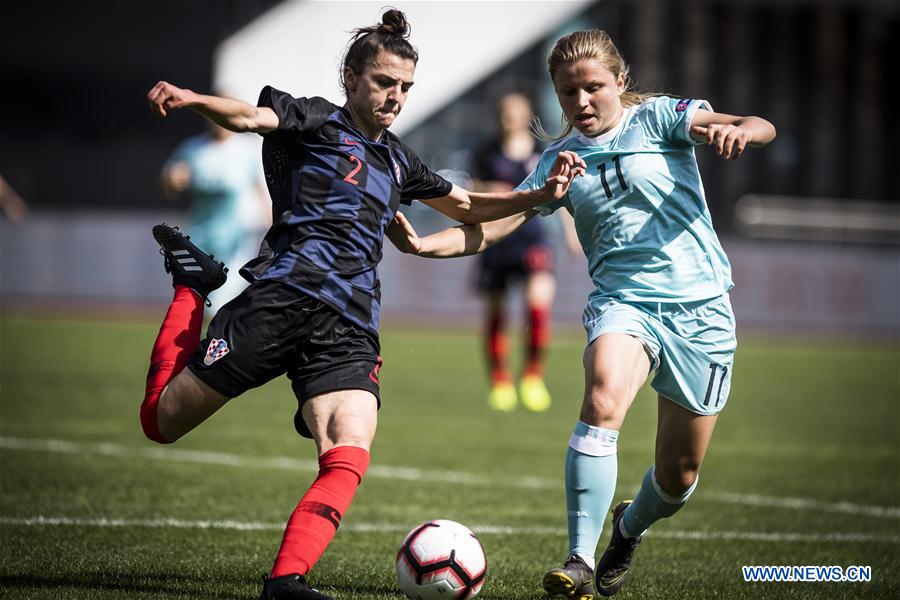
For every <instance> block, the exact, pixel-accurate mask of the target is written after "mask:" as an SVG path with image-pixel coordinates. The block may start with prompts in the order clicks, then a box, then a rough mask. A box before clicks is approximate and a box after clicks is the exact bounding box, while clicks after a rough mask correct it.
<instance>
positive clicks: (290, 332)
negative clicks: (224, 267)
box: [188, 280, 381, 437]
mask: <svg viewBox="0 0 900 600" xmlns="http://www.w3.org/2000/svg"><path fill="white" fill-rule="evenodd" d="M379 353H380V345H379V342H378V336H377V334H375V333H372V332H370V331H368V330H366V329H364V328H363V327H360V326H358V325H356V324H354V323H353V322H351V321H349V320H347V319H346V318H345V317H343V316H342V315H341V314H340V313H338V312H337V311H336V310H335V309H333V308H332V307H331V306H329V305H327V304H325V303H323V302H320V301H319V300H317V299H315V298H312V297H310V296H307V295H305V294H303V293H302V292H299V291H297V290H294V289H293V288H291V287H288V286H287V285H285V284H283V283H280V282H278V281H273V280H262V281H257V282H255V283H253V284H251V285H250V286H249V287H248V288H246V289H245V290H244V291H243V292H242V293H241V294H240V295H239V296H238V297H237V298H235V299H234V300H232V301H231V302H229V303H228V304H226V305H225V306H223V307H222V309H221V310H219V312H218V313H216V316H215V317H213V320H212V322H210V324H209V329H208V330H207V332H206V339H204V340H203V341H202V342H200V345H199V346H198V347H197V350H196V352H194V354H193V355H192V356H191V358H190V360H189V361H188V368H190V370H191V372H193V373H194V375H196V376H197V377H198V378H199V379H200V380H201V381H203V382H204V383H206V384H207V385H209V387H211V388H213V389H214V390H216V391H217V392H219V393H220V394H223V395H225V396H227V397H229V398H234V397H235V396H239V395H240V394H242V393H244V392H246V391H247V390H249V389H252V388H255V387H258V386H260V385H263V384H264V383H266V382H268V381H270V380H272V379H274V378H275V377H277V376H279V375H282V374H284V373H286V374H287V376H288V378H289V379H290V380H291V387H292V388H293V390H294V394H295V395H296V396H297V402H298V409H297V415H296V416H295V418H294V426H295V427H296V428H297V432H298V433H300V435H302V436H303V437H312V434H311V433H310V431H309V429H308V428H307V427H306V424H305V423H304V421H303V419H302V418H301V417H300V408H302V407H303V403H304V402H306V401H307V400H309V399H310V398H313V397H315V396H319V395H321V394H324V393H327V392H334V391H338V390H349V389H361V390H366V391H369V392H371V393H372V394H374V396H375V398H376V400H377V401H378V405H379V407H380V406H381V395H380V394H379V391H378V370H379V369H380V367H381V357H380V356H379Z"/></svg>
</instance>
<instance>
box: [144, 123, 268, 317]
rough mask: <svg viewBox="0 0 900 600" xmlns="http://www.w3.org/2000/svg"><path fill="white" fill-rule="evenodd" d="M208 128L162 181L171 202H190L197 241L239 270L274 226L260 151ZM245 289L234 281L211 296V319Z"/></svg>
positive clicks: (183, 148)
mask: <svg viewBox="0 0 900 600" xmlns="http://www.w3.org/2000/svg"><path fill="white" fill-rule="evenodd" d="M207 129H208V131H207V132H206V133H204V134H201V135H198V136H194V137H191V138H188V139H187V140H185V141H184V142H182V143H181V145H179V146H178V148H176V149H175V152H173V153H172V155H171V156H170V157H169V158H168V160H167V161H166V163H165V165H164V166H163V170H162V175H161V177H160V181H161V183H162V189H163V192H164V193H165V195H166V196H167V197H169V198H184V199H185V200H186V201H187V203H188V210H189V213H190V225H189V227H188V233H189V234H190V235H191V239H192V240H193V242H194V243H195V244H196V245H197V246H199V247H200V248H203V249H204V250H206V251H207V252H209V253H210V254H212V255H213V256H215V257H216V258H218V259H219V260H220V261H222V262H223V263H225V266H226V267H228V268H229V269H230V270H232V271H237V269H238V268H239V267H240V266H241V265H242V264H243V263H245V262H246V261H248V260H250V258H252V257H253V256H255V255H256V252H257V251H258V249H259V240H260V237H261V233H262V232H263V231H265V229H266V228H267V223H268V222H270V218H269V214H270V212H271V209H270V207H269V206H268V204H269V202H268V196H267V194H266V192H265V189H264V187H263V180H262V172H261V170H260V167H259V151H258V149H257V148H256V147H254V146H253V144H251V143H248V140H246V139H242V138H241V136H238V135H235V134H234V133H233V132H231V131H229V130H227V129H225V128H224V127H220V126H219V125H216V124H215V123H212V122H207ZM244 287H246V282H244V280H243V279H241V278H240V277H231V278H229V279H228V281H227V282H226V283H225V285H224V286H222V287H221V288H219V289H218V290H216V291H214V292H212V293H210V296H209V300H210V303H211V312H212V314H215V313H216V312H217V311H218V310H219V308H221V307H222V306H223V305H224V304H225V303H226V302H228V301H229V300H231V299H232V298H234V297H235V296H237V295H238V293H240V291H241V290H242V289H243V288H244Z"/></svg>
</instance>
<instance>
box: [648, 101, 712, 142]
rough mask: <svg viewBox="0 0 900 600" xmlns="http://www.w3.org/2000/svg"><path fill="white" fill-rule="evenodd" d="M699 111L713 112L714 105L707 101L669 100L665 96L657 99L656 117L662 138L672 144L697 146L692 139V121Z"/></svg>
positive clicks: (654, 112) (655, 106) (655, 105)
mask: <svg viewBox="0 0 900 600" xmlns="http://www.w3.org/2000/svg"><path fill="white" fill-rule="evenodd" d="M698 110H709V111H711V110H712V105H710V103H709V102H707V101H706V100H694V99H690V98H681V99H678V98H669V97H667V96H663V97H660V98H657V99H656V102H655V104H654V111H653V114H654V117H655V119H656V125H657V126H658V127H659V133H660V136H661V137H662V138H663V139H664V140H666V141H668V142H671V143H678V144H690V145H692V146H697V145H699V144H701V143H702V142H698V141H697V140H695V139H694V138H692V137H691V121H693V119H694V113H696V112H697V111H698Z"/></svg>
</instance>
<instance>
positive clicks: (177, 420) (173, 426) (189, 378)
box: [156, 369, 229, 442]
mask: <svg viewBox="0 0 900 600" xmlns="http://www.w3.org/2000/svg"><path fill="white" fill-rule="evenodd" d="M228 400H229V398H227V397H226V396H223V395H222V394H220V393H219V392H217V391H216V390H214V389H212V388H211V387H209V386H208V385H207V384H205V383H204V382H202V381H201V380H200V379H199V378H198V377H197V376H196V375H194V374H193V373H192V372H191V371H190V370H188V369H185V370H184V371H182V372H181V373H179V374H178V375H176V376H175V379H173V380H172V381H171V382H170V383H169V385H167V386H166V388H165V389H164V390H163V392H162V394H160V397H159V404H158V405H157V412H156V418H157V421H158V423H159V432H160V433H161V434H162V436H163V437H164V438H165V439H166V440H168V441H170V442H174V441H176V440H178V439H179V438H180V437H182V436H183V435H184V434H186V433H187V432H189V431H191V430H192V429H193V428H194V427H196V426H197V425H199V424H200V423H202V422H203V421H205V420H206V419H208V418H209V417H210V416H211V415H212V414H213V413H214V412H216V411H217V410H219V409H220V408H222V407H223V406H225V403H226V402H228Z"/></svg>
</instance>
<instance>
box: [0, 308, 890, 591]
mask: <svg viewBox="0 0 900 600" xmlns="http://www.w3.org/2000/svg"><path fill="white" fill-rule="evenodd" d="M155 332H156V327H155V326H154V325H151V324H149V323H122V322H105V323H101V322H78V321H60V320H37V319H26V318H14V317H11V316H6V317H4V318H3V319H2V321H0V347H2V352H0V536H2V537H0V539H2V547H0V597H2V598H17V599H22V598H47V599H60V598H78V599H83V598H87V599H95V598H97V599H100V598H162V599H175V598H184V599H196V598H220V599H221V598H225V599H231V598H233V599H238V598H256V596H257V594H258V589H259V587H258V580H259V576H260V574H261V573H263V572H265V571H266V570H267V569H268V568H269V567H270V566H271V561H272V559H273V557H274V553H275V551H276V549H277V547H278V543H279V541H280V539H281V526H282V524H283V523H284V521H285V519H286V518H287V516H288V514H289V513H290V511H291V510H292V509H293V507H294V506H295V504H296V502H297V500H298V498H299V497H300V495H302V493H303V492H304V491H305V489H306V487H307V486H308V484H309V483H310V482H311V480H312V478H313V477H314V470H313V465H314V464H315V463H314V461H315V449H314V446H313V444H312V443H311V442H309V441H305V440H302V439H301V438H299V437H298V436H297V435H296V434H295V433H294V431H293V427H292V416H293V413H294V409H295V402H294V399H293V395H292V394H291V392H290V387H289V385H288V382H287V380H285V379H281V380H277V381H274V382H272V383H270V384H269V385H267V386H265V387H263V388H260V389H258V390H254V391H252V392H250V393H248V394H246V395H245V396H244V397H241V398H239V399H237V400H234V401H233V402H231V403H230V405H228V406H226V407H225V408H224V409H223V410H222V411H221V412H220V413H219V414H217V415H215V416H214V417H213V418H212V419H211V420H210V422H208V423H206V424H204V425H203V426H201V427H200V428H199V429H198V430H196V431H194V432H192V433H191V434H190V435H188V436H187V437H186V438H185V439H183V440H182V441H180V442H179V443H178V444H175V445H173V446H169V447H157V446H154V445H153V444H152V443H150V442H148V441H146V440H145V439H144V438H143V436H142V434H141V432H140V427H139V424H138V419H137V408H138V405H139V403H140V400H141V397H142V394H143V378H144V375H145V373H146V368H147V366H146V361H147V357H148V355H149V350H150V345H151V344H152V341H153V338H154V336H155ZM382 336H383V354H384V357H385V367H384V369H383V370H382V391H383V397H384V405H383V407H382V410H381V413H380V416H379V419H380V422H379V433H378V436H377V437H376V440H375V445H374V448H373V455H372V467H371V469H370V472H369V475H368V476H367V478H366V480H365V481H364V482H363V485H362V487H361V488H360V490H359V493H358V494H357V496H356V500H355V502H354V504H353V505H352V507H351V508H350V510H349V511H348V514H347V515H346V517H345V519H344V524H343V525H342V527H341V530H340V531H339V532H338V534H337V536H336V538H335V540H334V542H333V544H332V546H331V547H330V548H329V550H328V552H327V553H326V555H325V557H324V558H323V559H322V560H321V561H320V563H319V564H318V565H317V566H316V568H315V569H314V570H313V572H312V574H311V580H312V582H313V584H314V585H317V586H318V587H320V588H321V589H323V590H324V591H327V592H329V593H332V594H334V595H335V596H336V597H337V598H339V599H354V600H374V599H401V598H402V595H401V594H400V593H399V592H398V588H397V585H396V582H395V578H394V555H395V552H396V550H397V547H398V544H399V542H400V540H401V539H402V537H403V535H404V534H405V532H406V531H407V530H409V529H410V528H412V527H413V526H415V525H416V524H418V523H420V522H422V521H425V520H429V519H435V518H448V519H454V520H457V521H460V522H462V523H464V524H466V525H468V526H469V527H471V528H472V529H473V530H474V531H475V532H476V533H477V534H479V537H480V539H481V541H482V543H483V545H484V548H485V551H486V554H487V558H488V577H487V584H486V585H485V588H484V590H483V591H482V593H481V596H480V597H481V598H485V599H486V600H487V599H495V600H516V599H532V598H535V599H536V598H540V597H541V596H542V594H541V587H540V581H541V577H542V575H543V573H544V572H545V571H546V570H547V569H549V568H551V567H553V566H556V565H558V564H560V562H561V561H562V560H563V559H564V558H565V556H564V553H565V550H566V528H565V505H564V491H563V486H562V464H563V458H564V456H565V451H566V442H567V440H568V436H569V433H570V432H571V429H572V426H573V424H574V421H575V419H576V418H577V414H578V406H579V403H580V399H581V394H582V385H583V384H582V381H583V375H582V370H581V366H580V365H581V353H582V350H583V340H582V338H581V336H580V335H577V334H575V333H570V334H559V335H557V336H556V337H555V339H554V342H553V346H552V349H551V353H550V359H549V364H548V369H547V370H548V374H547V378H548V386H549V388H550V390H551V392H552V393H553V395H554V404H553V407H552V408H551V409H550V411H548V412H547V413H545V414H541V415H535V414H529V413H525V412H523V411H517V412H515V413H513V414H508V415H507V414H496V413H492V412H490V411H489V410H488V409H487V407H486V404H485V401H484V397H485V393H486V388H485V381H484V374H483V368H482V365H481V361H480V348H479V345H478V340H477V338H476V336H475V333H474V332H462V333H450V332H437V331H422V330H414V329H410V328H400V327H395V326H391V325H390V324H389V325H388V326H386V327H384V331H383V332H382ZM655 419H656V400H655V397H654V396H653V395H652V393H651V390H650V389H649V387H647V388H645V389H644V390H643V391H642V392H641V394H640V395H639V396H638V399H637V400H636V402H635V405H634V407H633V409H632V410H631V412H630V413H629V416H628V419H627V421H626V423H625V426H624V428H623V431H622V434H621V437H620V439H619V487H618V490H617V493H616V501H617V500H618V499H620V498H625V497H630V496H631V495H632V494H633V492H634V490H635V488H636V486H637V485H638V483H639V481H640V478H641V476H642V475H643V473H644V471H645V470H646V468H647V467H648V466H649V464H650V463H651V461H652V451H653V440H654V433H655ZM898 430H900V350H898V348H897V347H895V346H885V345H871V344H864V343H858V344H840V343H821V342H820V343H801V342H792V343H785V342H784V341H783V340H779V341H768V342H767V341H765V340H760V339H756V340H754V339H752V338H751V339H744V340H742V343H741V347H740V349H739V352H738V356H737V359H736V362H735V375H734V382H733V387H732V393H731V398H730V400H729V403H728V408H727V409H726V410H725V412H724V413H723V416H722V418H721V419H720V421H719V426H718V430H717V431H716V435H715V437H714V438H713V443H712V446H711V448H710V450H709V453H708V456H707V460H706V464H705V465H704V468H703V473H702V476H701V483H700V486H699V488H698V491H697V493H696V494H695V495H694V497H693V499H692V500H691V501H690V502H689V503H688V505H687V506H686V507H685V508H684V509H683V510H682V511H681V512H680V513H679V514H677V515H676V516H675V517H674V518H672V519H668V520H665V521H662V522H660V523H657V525H656V526H654V529H653V530H652V532H651V533H650V534H648V536H647V537H646V539H645V542H644V544H642V546H641V548H640V549H639V550H638V552H637V554H636V557H635V563H634V570H633V572H632V575H631V577H630V580H629V582H628V583H627V584H626V586H625V587H624V588H623V589H622V591H621V592H620V594H619V597H620V598H623V599H629V598H632V599H635V598H850V597H853V598H856V597H868V598H897V597H900V435H898V433H900V431H898ZM607 537H608V530H607V531H604V535H603V538H602V539H601V546H604V545H605V543H606V539H607ZM742 565H840V566H849V565H867V566H871V568H872V579H873V580H872V581H871V582H870V583H745V582H744V581H743V578H742V576H741V566H742Z"/></svg>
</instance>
